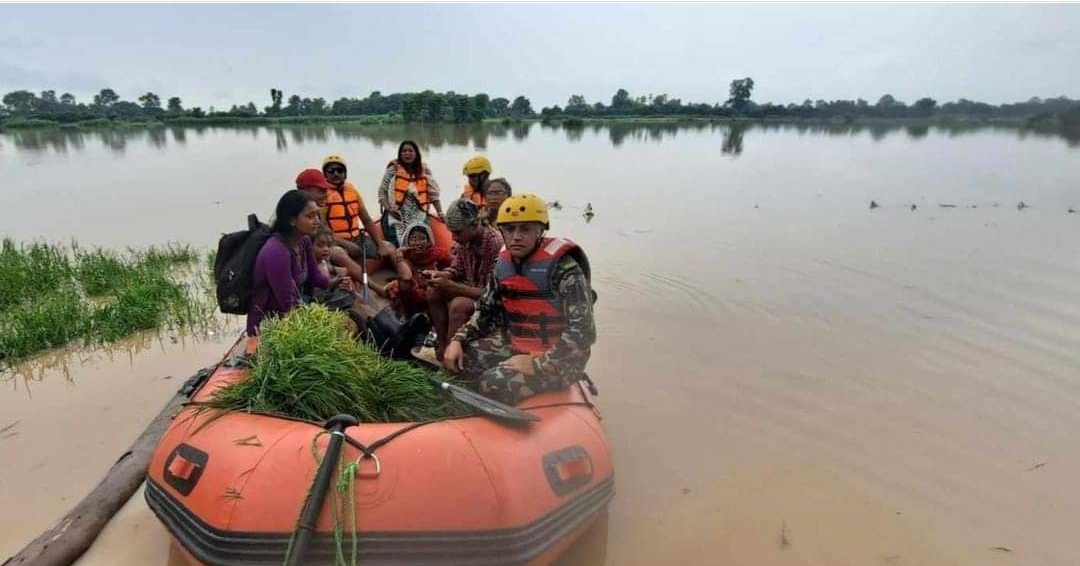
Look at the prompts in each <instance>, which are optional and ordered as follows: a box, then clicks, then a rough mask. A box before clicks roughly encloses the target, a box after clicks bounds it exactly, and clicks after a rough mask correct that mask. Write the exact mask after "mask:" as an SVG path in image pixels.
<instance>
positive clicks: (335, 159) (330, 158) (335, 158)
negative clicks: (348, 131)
mask: <svg viewBox="0 0 1080 566" xmlns="http://www.w3.org/2000/svg"><path fill="white" fill-rule="evenodd" d="M331 163H337V164H339V165H341V166H342V167H345V168H346V169H348V167H349V166H348V165H345V158H344V157H342V156H340V155H337V154H333V155H327V156H326V157H324V158H323V160H322V168H323V170H324V171H325V170H326V166H327V165H330V164H331Z"/></svg>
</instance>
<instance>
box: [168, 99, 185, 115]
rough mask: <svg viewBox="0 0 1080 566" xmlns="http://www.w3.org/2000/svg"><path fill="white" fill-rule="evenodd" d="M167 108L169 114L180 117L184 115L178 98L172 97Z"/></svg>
mask: <svg viewBox="0 0 1080 566" xmlns="http://www.w3.org/2000/svg"><path fill="white" fill-rule="evenodd" d="M167 108H168V110H169V114H174V115H180V114H183V113H184V107H183V106H182V105H181V102H180V97H179V96H174V97H172V98H170V99H169V105H168V107H167Z"/></svg>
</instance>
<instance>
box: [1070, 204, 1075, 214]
mask: <svg viewBox="0 0 1080 566" xmlns="http://www.w3.org/2000/svg"><path fill="white" fill-rule="evenodd" d="M1075 213H1076V209H1075V208H1073V207H1071V206H1070V207H1069V214H1075Z"/></svg>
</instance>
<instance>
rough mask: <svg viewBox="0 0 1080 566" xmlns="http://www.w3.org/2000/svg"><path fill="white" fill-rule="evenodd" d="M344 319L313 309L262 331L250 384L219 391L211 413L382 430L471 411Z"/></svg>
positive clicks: (269, 321)
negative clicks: (345, 419) (350, 422)
mask: <svg viewBox="0 0 1080 566" xmlns="http://www.w3.org/2000/svg"><path fill="white" fill-rule="evenodd" d="M345 318H346V317H345V315H344V314H343V313H341V312H338V311H331V310H329V309H327V308H326V307H324V306H322V305H317V304H312V305H305V306H303V307H300V308H297V309H295V310H293V311H292V312H290V313H289V315H288V316H285V317H283V318H275V319H267V320H266V321H264V322H263V323H262V325H261V327H260V329H259V348H258V350H257V351H256V353H255V356H254V359H253V360H252V367H251V376H250V378H249V379H246V380H243V381H240V382H237V383H234V384H232V385H229V386H227V387H224V388H222V389H219V390H218V391H216V392H215V393H214V395H213V396H212V398H211V399H210V400H209V401H208V402H207V403H206V405H205V406H206V407H208V408H213V409H221V410H241V411H249V412H258V413H269V414H274V415H281V416H285V417H292V418H298V419H304V420H307V421H314V422H323V421H326V420H327V419H329V418H330V417H332V416H334V415H337V414H340V413H345V414H350V415H353V416H355V417H357V418H358V419H360V420H361V422H370V423H378V422H412V421H427V420H432V419H438V418H443V417H449V416H456V415H464V414H467V413H468V412H469V411H468V408H467V407H465V406H464V405H462V404H460V403H458V402H457V401H455V400H454V399H453V398H452V397H450V396H448V395H445V394H443V393H442V391H441V390H440V389H439V388H438V387H436V386H435V385H434V384H433V383H432V381H431V380H430V378H429V376H430V375H431V373H432V372H431V371H430V370H428V369H425V368H422V367H419V366H417V365H414V364H411V363H408V362H403V361H398V360H391V359H388V358H385V357H383V356H381V355H379V353H378V352H376V351H375V349H374V348H371V347H370V346H368V345H366V344H362V343H359V342H357V341H356V339H355V338H354V337H353V336H352V335H351V334H350V332H349V331H348V330H347V328H346V326H345ZM441 379H443V380H444V381H447V380H449V379H450V378H449V377H448V376H445V375H444V376H441Z"/></svg>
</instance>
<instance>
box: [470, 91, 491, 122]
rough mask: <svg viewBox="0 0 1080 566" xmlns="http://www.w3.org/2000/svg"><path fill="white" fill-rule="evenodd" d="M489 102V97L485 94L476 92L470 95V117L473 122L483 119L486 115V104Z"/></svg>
mask: <svg viewBox="0 0 1080 566" xmlns="http://www.w3.org/2000/svg"><path fill="white" fill-rule="evenodd" d="M490 104H491V98H490V97H489V96H488V95H486V94H478V95H476V96H474V97H472V111H471V112H470V114H471V115H470V119H471V120H472V121H473V122H479V121H480V120H483V119H484V116H487V115H488V106H489V105H490Z"/></svg>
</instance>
